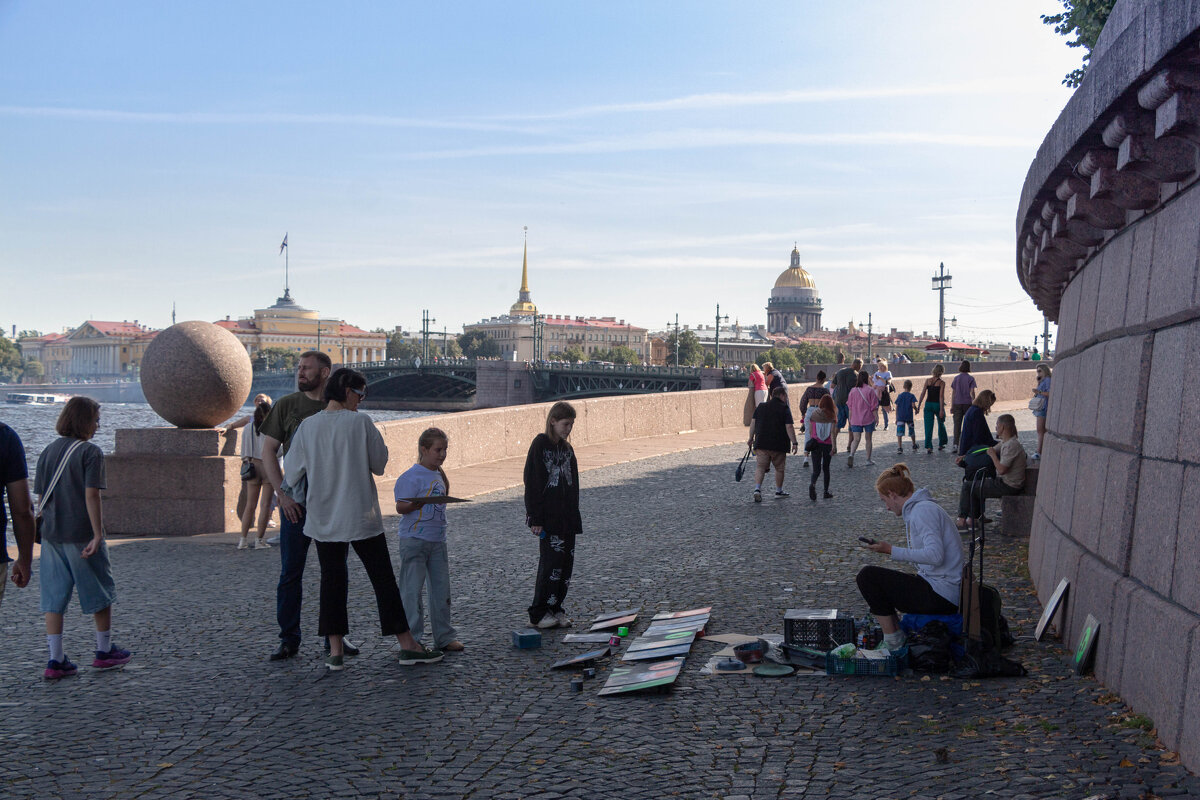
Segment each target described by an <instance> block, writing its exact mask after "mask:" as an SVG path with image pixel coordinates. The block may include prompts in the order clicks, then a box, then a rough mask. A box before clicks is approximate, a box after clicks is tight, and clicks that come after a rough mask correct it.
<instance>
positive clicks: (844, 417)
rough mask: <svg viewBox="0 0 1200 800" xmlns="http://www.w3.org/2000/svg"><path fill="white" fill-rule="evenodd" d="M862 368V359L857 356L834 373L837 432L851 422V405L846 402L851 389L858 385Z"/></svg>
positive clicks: (833, 387) (833, 391) (831, 389)
mask: <svg viewBox="0 0 1200 800" xmlns="http://www.w3.org/2000/svg"><path fill="white" fill-rule="evenodd" d="M861 369H862V361H861V360H860V359H857V358H856V359H854V361H853V362H851V364H850V366H848V367H842V368H841V369H839V370H838V371H837V372H835V373H834V375H833V385H832V387H831V388H830V391H831V392H832V393H833V402H834V403H835V404H836V406H837V415H838V418H837V424H838V429H837V434H840V433H841V432H842V429H843V428H845V427H846V426H847V425H848V424H849V423H850V407H849V406H848V405H846V403H847V401H848V400H849V399H850V390H851V389H853V388H854V387H855V386H857V385H858V373H859V370H861ZM837 434H834V436H837Z"/></svg>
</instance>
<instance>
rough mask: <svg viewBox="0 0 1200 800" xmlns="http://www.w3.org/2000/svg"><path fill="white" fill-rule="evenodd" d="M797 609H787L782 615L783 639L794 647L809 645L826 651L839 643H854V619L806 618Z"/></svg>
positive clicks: (840, 617) (839, 617)
mask: <svg viewBox="0 0 1200 800" xmlns="http://www.w3.org/2000/svg"><path fill="white" fill-rule="evenodd" d="M800 614H801V612H800V610H799V609H789V610H788V611H787V612H785V613H784V616H783V641H784V642H785V643H787V644H790V645H795V646H796V647H811V648H814V649H816V650H822V651H825V652H828V651H830V650H832V649H833V648H835V647H837V646H838V645H840V644H853V643H854V620H853V619H851V618H850V617H842V616H838V617H837V619H806V618H804V617H802V616H800Z"/></svg>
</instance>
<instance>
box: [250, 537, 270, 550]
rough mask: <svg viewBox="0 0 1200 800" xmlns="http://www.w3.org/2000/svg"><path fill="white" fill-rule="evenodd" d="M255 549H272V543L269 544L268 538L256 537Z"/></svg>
mask: <svg viewBox="0 0 1200 800" xmlns="http://www.w3.org/2000/svg"><path fill="white" fill-rule="evenodd" d="M254 549H255V550H270V549H271V545H269V544H267V540H266V539H255V540H254Z"/></svg>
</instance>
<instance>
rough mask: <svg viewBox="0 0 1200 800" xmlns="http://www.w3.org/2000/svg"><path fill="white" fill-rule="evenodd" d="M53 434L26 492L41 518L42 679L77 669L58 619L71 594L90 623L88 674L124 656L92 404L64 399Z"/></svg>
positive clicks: (126, 656)
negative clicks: (116, 636)
mask: <svg viewBox="0 0 1200 800" xmlns="http://www.w3.org/2000/svg"><path fill="white" fill-rule="evenodd" d="M54 427H55V430H56V431H58V435H59V436H60V437H61V438H59V439H56V440H55V441H53V442H51V443H50V445H49V446H47V447H46V449H45V450H43V451H42V454H41V456H40V457H39V458H38V463H37V479H36V480H35V481H34V487H33V490H34V492H36V493H37V495H38V511H39V514H38V516H40V517H41V519H42V524H41V530H40V533H41V540H42V556H41V585H42V590H41V591H42V599H41V609H42V613H43V614H45V616H46V646H47V647H48V648H49V650H50V660H49V661H48V662H47V663H46V670H45V672H44V673H43V675H44V676H45V678H46V679H47V680H57V679H58V678H66V677H68V676H71V675H74V674H75V673H76V672H77V671H78V667H76V666H75V665H74V664H73V663H71V659H69V658H67V655H66V653H65V652H64V649H63V641H62V636H63V614H64V613H66V610H67V606H68V605H69V604H70V602H71V593H72V592H73V591H74V592H78V594H79V608H80V610H82V611H83V613H84V614H91V615H92V616H93V617H94V619H95V624H96V657H95V659H94V660H93V661H92V668H93V669H99V670H104V669H112V668H114V667H119V666H121V665H123V664H127V663H128V662H129V659H130V658H131V657H132V654H131V653H130V652H129V651H128V650H125V649H123V648H121V647H118V646H117V645H116V644H114V643H113V641H112V605H113V603H114V602H115V601H116V599H117V588H116V582H115V581H114V580H113V572H112V565H111V564H110V562H109V560H108V544H107V543H106V542H105V541H104V504H103V501H102V499H101V496H100V491H101V490H102V489H104V488H105V486H106V480H105V474H104V453H103V451H101V450H100V448H99V447H97V446H96V445H95V444H93V443H92V442H91V439H92V437H93V436H95V435H96V429H97V428H99V427H100V404H99V403H97V402H96V401H95V400H93V399H91V398H90V397H82V396H77V397H72V398H71V399H70V400H68V401H67V403H66V405H65V406H63V410H62V413H61V414H59V416H58V422H57V423H56V424H55V426H54Z"/></svg>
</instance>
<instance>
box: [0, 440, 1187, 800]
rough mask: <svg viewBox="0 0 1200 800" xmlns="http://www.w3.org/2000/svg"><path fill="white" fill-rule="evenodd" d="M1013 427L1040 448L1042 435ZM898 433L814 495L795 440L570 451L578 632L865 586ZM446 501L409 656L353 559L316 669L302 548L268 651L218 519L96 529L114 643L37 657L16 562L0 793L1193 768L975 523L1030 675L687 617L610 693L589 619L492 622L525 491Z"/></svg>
mask: <svg viewBox="0 0 1200 800" xmlns="http://www.w3.org/2000/svg"><path fill="white" fill-rule="evenodd" d="M1026 427H1027V426H1026ZM880 438H881V439H884V440H885V441H887V437H886V436H884V437H880ZM1022 439H1023V441H1025V444H1026V446H1027V447H1031V446H1032V444H1033V436H1032V434H1029V433H1023V434H1022ZM892 447H894V444H891V443H889V445H888V446H887V447H886V448H885V447H883V446H882V445H881V450H880V452H878V453H877V454H876V457H875V459H876V461H877V466H874V467H866V466H865V465H864V461H865V458H863V457H862V456H861V455H860V457H859V459H857V461H858V464H857V465H856V467H855V468H854V469H848V468H847V467H846V463H845V458H844V456H840V455H839V456H836V457H835V458H834V462H833V484H832V488H831V490H832V492H833V493H834V494H835V497H834V499H833V500H830V501H822V502H819V503H816V504H813V503H811V502H809V501H808V499H807V493H806V491H805V489H806V487H805V485H804V482H805V481H806V478H807V476H808V472H807V470H805V469H804V468H803V467H801V462H800V459H798V458H790V459H789V460H788V477H787V484H786V486H787V487H788V488H789V489H790V490H791V491H792V496H791V497H790V498H787V499H784V500H771V499H769V500H767V501H765V502H763V503H762V504H761V505H755V504H753V503H752V502H751V498H750V491H751V489H752V488H753V487H752V485H751V484H750V483H749V482H747V481H743V482H741V483H735V482H734V481H733V468H734V464H735V463H736V461H737V459H738V458H739V457H740V456H741V454H742V446H740V445H736V444H731V445H723V446H719V447H710V448H704V449H697V450H691V451H687V452H681V453H675V454H671V455H666V456H661V457H658V458H651V459H645V460H640V461H634V462H629V463H624V464H617V465H614V466H611V467H604V468H600V469H597V470H593V471H589V472H585V473H584V475H583V484H584V485H583V491H582V505H583V517H584V525H585V532H584V534H583V535H582V536H580V538H579V540H578V546H577V551H576V571H575V578H574V581H573V585H572V587H571V592H570V594H569V596H568V598H567V599H568V602H567V606H568V611H569V612H570V613H571V615H572V616H573V617H574V619H575V621H576V629H577V630H578V629H579V628H580V627H582V623H583V622H585V621H586V620H587V619H588V618H590V617H591V616H593V615H595V614H598V613H600V612H602V611H609V610H615V609H618V608H620V607H624V606H629V605H636V606H640V607H641V608H642V611H643V617H642V618H641V619H640V620H639V621H638V623H637V624H636V625H635V627H634V633H638V632H640V631H641V630H644V628H645V626H646V620H648V618H649V616H650V615H651V614H652V613H654V612H658V611H664V610H668V609H669V610H680V609H685V608H692V607H696V606H701V605H712V606H713V611H712V621H711V625H710V632H714V633H715V632H723V633H731V632H743V633H751V634H757V633H782V632H783V614H784V611H785V609H787V608H794V607H800V606H834V607H838V608H841V609H844V610H847V611H851V612H854V613H855V614H857V615H861V614H863V613H865V612H866V608H865V605H864V604H863V602H862V600H861V598H860V597H859V596H858V593H857V590H856V588H855V586H854V575H855V573H856V572H857V570H858V569H859V567H860V566H862V565H864V564H869V563H876V564H879V563H885V561H886V560H885V559H884V557H882V556H878V555H875V554H872V553H868V552H866V551H864V550H862V549H861V548H859V547H857V546H856V538H857V537H858V536H860V535H870V536H873V537H876V538H884V539H887V540H890V541H892V542H897V543H900V542H903V541H904V526H903V523H902V521H901V520H899V519H898V518H896V517H894V516H892V515H890V514H888V513H887V512H886V510H885V509H884V508H883V506H882V504H881V503H880V502H879V501H878V499H877V497H876V495H875V493H874V491H873V484H874V480H875V478H876V477H877V475H878V473H879V471H880V470H881V469H882V468H883V466H884V465H886V464H890V463H891V459H893V458H894V457H895V456H894V453H891V454H889V455H887V456H885V455H884V452H886V451H887V450H890V449H891V448H892ZM904 459H905V460H906V461H907V462H908V463H909V464H910V465H911V467H912V469H913V472H914V475H915V477H916V479H917V481H918V483H919V484H921V485H928V486H930V487H931V488H932V490H933V491H934V494H935V497H936V498H937V500H938V501H939V502H940V503H942V505H943V506H944V507H945V508H947V509H948V510H953V509H954V508H955V504H956V502H957V494H958V492H957V482H958V480H959V478H960V475H961V473H960V472H959V470H958V469H957V468H956V467H954V465H953V462H952V459H951V458H950V457H949V456H948V455H933V456H927V455H926V454H925V453H924V452H918V453H908V452H906V453H905V454H904ZM450 477H451V480H453V477H454V476H453V472H452V471H451V475H450ZM994 510H995V508H994V507H989V511H994ZM448 517H449V521H450V544H449V549H450V561H451V583H452V587H453V592H454V611H453V615H454V621H455V624H456V625H457V627H458V628H459V631H460V636H461V638H462V639H463V641H464V642H465V644H466V646H467V649H466V651H465V652H463V653H461V654H453V655H448V656H447V657H446V659H445V661H443V662H442V663H440V664H436V665H429V666H425V667H400V666H399V665H397V664H396V656H395V653H394V652H392V650H391V648H390V647H389V642H388V641H387V640H384V639H382V638H380V637H378V636H377V635H375V633H376V631H377V630H378V628H377V624H378V623H377V620H376V618H375V612H374V601H373V598H372V597H371V595H370V590H369V584H368V582H367V580H366V576H365V574H364V572H363V570H362V568H361V566H360V565H359V564H358V562H357V561H356V560H355V559H354V558H353V557H352V558H351V566H350V619H351V630H352V638H353V639H355V640H356V641H358V642H361V644H362V648H363V653H362V655H360V656H358V657H357V658H352V659H347V667H346V669H345V671H343V672H341V673H337V674H327V673H326V672H325V671H324V668H323V665H322V656H323V654H322V651H321V647H320V642H319V640H318V638H317V637H316V635H315V629H316V623H317V619H316V616H317V615H316V611H317V599H318V577H319V576H318V572H319V570H318V568H317V562H316V558H315V556H313V557H311V558H310V562H309V567H308V571H307V573H306V575H305V606H304V629H305V635H306V640H305V642H304V643H303V645H302V649H301V654H300V655H299V656H298V657H297V658H295V659H292V660H290V661H286V662H282V663H268V662H267V660H266V656H267V655H268V654H269V653H270V651H271V650H272V649H274V646H275V644H276V641H277V639H276V635H277V629H276V626H275V622H274V610H275V592H274V590H275V580H276V576H277V572H278V566H279V562H278V558H279V551H278V549H273V550H269V551H265V552H264V551H253V550H249V551H238V550H236V549H235V548H234V546H233V542H234V539H235V537H234V536H225V535H220V536H217V535H214V536H206V537H192V538H184V539H165V540H149V539H139V540H130V541H126V542H123V543H116V544H114V546H113V547H112V561H113V563H114V569H115V571H116V578H117V588H118V594H119V600H118V603H117V606H116V608H115V633H116V640H117V641H118V642H119V643H121V644H122V645H125V646H127V647H129V648H130V649H132V650H133V651H134V652H135V658H134V660H133V662H132V663H131V664H129V665H128V666H127V667H126V668H125V669H123V670H120V671H111V672H96V671H93V670H91V669H90V668H89V667H87V666H83V667H82V668H81V669H80V672H79V675H78V676H77V677H75V678H71V679H65V680H62V681H59V682H56V683H48V682H45V681H43V680H42V679H41V671H42V668H43V667H44V666H45V659H46V656H45V646H44V636H43V630H42V625H41V619H40V615H39V614H38V581H39V578H38V576H37V574H36V567H35V576H34V579H33V581H32V583H31V586H30V587H29V588H27V589H25V590H16V589H15V588H10V590H9V591H8V593H7V595H6V597H5V598H4V605H3V607H2V608H0V630H2V631H3V641H4V643H5V649H6V654H5V658H4V659H3V661H0V681H2V683H3V686H4V692H3V697H2V699H0V742H3V744H4V753H5V756H4V771H3V773H0V795H2V796H3V797H5V798H6V799H7V798H14V799H15V798H29V797H39V798H40V797H88V798H173V797H181V798H183V797H188V798H194V797H204V798H244V797H262V798H277V797H278V798H285V797H287V798H291V797H302V796H307V797H371V798H375V797H383V798H423V797H429V798H441V797H446V798H535V797H536V798H595V797H601V796H606V797H609V796H611V797H622V798H643V797H644V798H662V797H684V798H733V797H744V798H768V797H770V798H799V797H865V798H896V797H920V798H943V799H944V800H951V798H978V797H984V796H988V795H991V796H996V797H1011V798H1017V797H1021V798H1025V797H1029V798H1047V797H1054V798H1086V797H1108V798H1118V797H1143V796H1151V795H1152V794H1153V795H1156V796H1160V797H1168V796H1187V795H1192V796H1197V795H1200V780H1197V778H1196V777H1194V776H1192V775H1190V774H1189V773H1187V772H1186V771H1185V770H1184V769H1183V767H1181V766H1180V765H1179V763H1178V760H1177V759H1176V758H1174V757H1173V756H1172V754H1169V753H1166V752H1164V751H1163V750H1162V749H1161V748H1160V747H1159V746H1158V745H1157V744H1156V741H1155V737H1154V735H1153V733H1152V731H1150V730H1148V729H1146V725H1145V724H1143V723H1142V721H1141V720H1140V719H1139V718H1138V717H1137V716H1136V715H1133V714H1131V711H1130V709H1128V708H1127V707H1125V706H1124V705H1123V704H1122V703H1121V702H1120V701H1119V699H1117V698H1116V696H1115V695H1113V694H1112V693H1110V692H1109V691H1108V690H1107V689H1105V688H1104V687H1103V686H1101V685H1100V684H1099V683H1097V682H1096V681H1095V679H1094V678H1091V677H1082V678H1081V677H1076V676H1075V675H1074V674H1073V672H1072V671H1071V670H1070V669H1069V667H1068V665H1067V661H1068V657H1069V656H1068V647H1067V646H1064V644H1062V643H1058V642H1055V641H1053V640H1048V641H1045V642H1043V643H1041V644H1037V643H1034V642H1033V641H1032V631H1033V626H1034V624H1035V623H1036V620H1037V616H1038V614H1039V613H1040V611H1041V607H1040V605H1039V603H1038V602H1037V598H1036V596H1035V593H1034V589H1033V587H1032V585H1031V584H1030V582H1029V579H1028V575H1027V573H1026V567H1025V564H1026V558H1027V555H1026V553H1025V550H1024V544H1023V543H1021V542H1019V541H1013V540H1006V539H1003V538H1001V537H993V538H992V539H990V540H989V541H988V543H987V553H988V561H987V570H988V572H987V580H988V582H990V583H994V584H996V585H997V586H998V587H999V588H1000V589H1001V591H1002V593H1003V596H1004V610H1005V613H1006V615H1007V616H1008V618H1009V620H1010V622H1011V624H1012V627H1013V630H1014V632H1015V634H1016V636H1017V638H1018V644H1017V645H1016V646H1015V647H1014V648H1013V649H1012V650H1011V651H1010V656H1011V657H1013V658H1015V659H1017V660H1019V661H1021V662H1022V663H1023V664H1024V665H1025V666H1026V667H1027V668H1028V669H1029V671H1030V674H1029V676H1028V677H1026V678H1019V679H995V680H969V681H964V680H956V679H951V678H948V677H940V676H933V677H921V676H919V675H912V674H909V675H904V676H901V677H899V678H894V679H892V678H882V679H868V678H849V677H846V678H833V677H825V676H820V677H804V678H801V677H796V676H793V677H788V678H781V679H765V678H755V677H743V676H734V677H720V678H710V677H706V676H702V675H700V674H699V673H698V670H699V668H700V667H701V666H702V665H703V663H704V662H705V661H706V660H707V656H708V655H709V654H711V653H712V652H714V651H715V649H716V648H717V646H718V645H715V644H712V643H707V642H704V641H699V642H697V643H696V644H695V646H694V647H693V649H692V653H691V655H690V656H689V657H688V659H687V662H686V664H685V667H684V671H683V673H682V675H681V677H680V679H679V681H678V683H677V685H676V686H675V688H674V689H673V691H671V692H669V693H665V694H648V695H641V696H625V697H619V698H602V697H599V696H597V691H598V689H599V688H600V685H601V684H602V681H603V680H604V679H605V676H606V675H607V674H608V673H609V671H610V670H611V669H612V664H611V663H602V665H601V667H600V670H599V672H600V675H599V676H598V677H597V678H596V679H595V680H592V681H589V682H588V683H587V684H586V685H585V688H584V691H583V692H582V693H578V694H576V693H572V692H571V690H570V687H569V685H568V677H569V676H568V675H567V674H563V673H558V672H550V671H549V670H548V666H549V665H550V663H551V662H553V661H555V660H557V659H559V658H562V657H565V656H567V655H570V654H573V653H577V652H580V651H582V649H583V648H585V647H587V645H572V644H568V643H565V642H563V641H562V633H561V632H559V631H551V632H547V633H546V635H545V636H544V644H543V646H542V648H541V649H538V650H523V651H522V650H515V649H513V648H512V647H511V645H510V643H509V634H510V631H511V630H512V629H514V628H517V627H524V626H525V625H527V624H528V622H527V618H526V615H525V606H526V604H527V603H528V602H529V599H530V596H531V594H532V576H533V571H534V567H535V561H536V541H535V539H534V538H533V537H532V536H531V535H530V534H529V532H528V530H527V529H525V528H524V527H523V512H522V508H521V500H520V493H519V491H518V490H514V489H510V490H504V491H498V492H493V493H491V494H487V495H482V496H480V497H479V498H477V499H476V501H475V502H473V503H471V504H469V505H461V506H456V507H453V508H451V510H450V512H449V514H448ZM387 525H388V527H389V530H394V526H395V519H394V518H389V519H388V520H387ZM393 547H394V541H393ZM1139 614H1140V612H1139ZM1139 618H1140V617H1139ZM65 639H66V646H67V652H68V653H69V654H70V655H71V656H72V657H73V658H75V660H76V661H78V662H79V663H80V664H86V663H88V662H90V658H85V656H87V655H88V651H90V650H91V648H92V633H91V631H90V623H89V622H88V620H86V619H83V618H81V616H80V614H79V613H78V611H77V607H75V608H72V609H71V610H70V611H69V612H68V614H67V618H66V636H65ZM1068 644H1073V643H1068ZM1127 669H1128V668H1127ZM1176 724H1177V722H1176Z"/></svg>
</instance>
